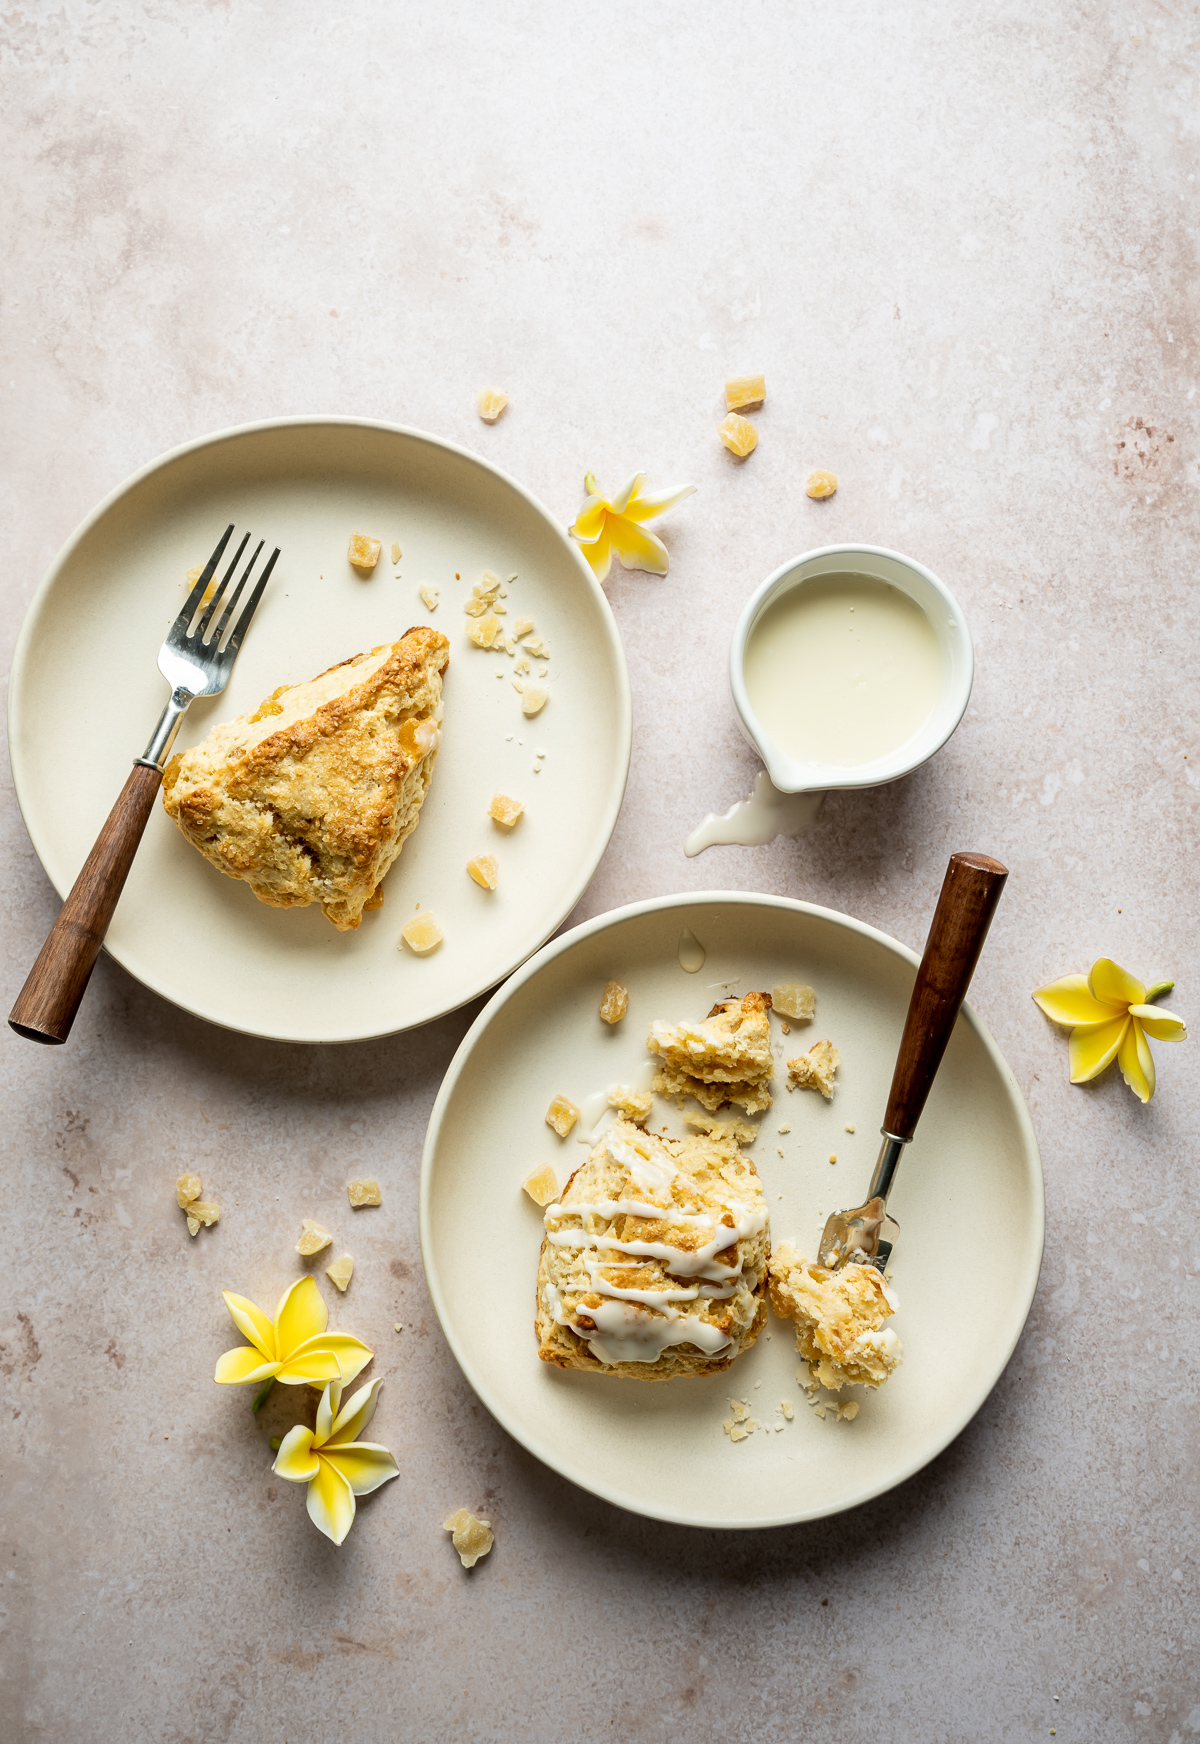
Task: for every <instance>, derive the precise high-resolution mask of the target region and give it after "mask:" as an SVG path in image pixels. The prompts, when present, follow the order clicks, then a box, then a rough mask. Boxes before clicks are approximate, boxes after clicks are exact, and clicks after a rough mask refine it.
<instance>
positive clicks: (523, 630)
mask: <svg viewBox="0 0 1200 1744" xmlns="http://www.w3.org/2000/svg"><path fill="white" fill-rule="evenodd" d="M533 630H534V623H533V619H532V618H517V619H516V620H515V622H514V623H513V635H514V636H515V637H516V638H517V640H518V641H520V639H521V637H522V636H531V635H532V634H533Z"/></svg>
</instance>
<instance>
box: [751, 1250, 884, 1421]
mask: <svg viewBox="0 0 1200 1744" xmlns="http://www.w3.org/2000/svg"><path fill="white" fill-rule="evenodd" d="M770 1272H771V1306H772V1308H774V1310H775V1312H776V1314H778V1315H779V1316H780V1318H781V1319H783V1320H794V1321H795V1322H796V1349H797V1350H798V1351H799V1352H800V1355H801V1356H802V1357H804V1358H805V1360H806V1361H807V1362H808V1363H809V1364H810V1366H811V1369H812V1372H813V1374H814V1375H815V1377H816V1379H817V1380H819V1381H820V1383H821V1385H822V1386H823V1387H828V1388H830V1390H831V1391H833V1392H835V1393H836V1392H839V1391H840V1390H841V1388H842V1387H845V1386H848V1385H849V1386H853V1385H858V1386H863V1387H881V1386H882V1385H883V1383H884V1382H885V1381H886V1380H887V1378H888V1376H889V1375H890V1374H892V1373H893V1372H894V1371H895V1370H896V1369H898V1368H899V1366H900V1362H901V1359H902V1357H903V1355H904V1352H903V1350H902V1349H901V1347H900V1340H899V1339H898V1338H897V1337H896V1334H895V1332H894V1331H893V1329H892V1328H891V1327H890V1326H886V1325H885V1324H884V1322H885V1321H887V1320H890V1319H891V1317H892V1315H893V1314H894V1313H895V1311H896V1307H897V1302H896V1298H895V1296H894V1295H893V1293H892V1292H891V1290H889V1289H888V1287H887V1285H886V1284H885V1283H884V1281H883V1278H882V1277H881V1276H880V1274H879V1272H878V1270H877V1269H876V1267H874V1266H861V1265H849V1266H842V1267H841V1268H840V1270H838V1271H836V1272H830V1271H827V1270H826V1269H825V1267H824V1266H814V1265H809V1263H808V1262H807V1261H806V1260H804V1259H803V1258H802V1257H801V1256H800V1254H798V1253H797V1251H796V1249H795V1248H794V1247H793V1246H792V1244H791V1242H790V1241H781V1242H780V1244H779V1246H778V1248H777V1249H776V1250H775V1253H774V1254H773V1255H772V1256H771V1264H770Z"/></svg>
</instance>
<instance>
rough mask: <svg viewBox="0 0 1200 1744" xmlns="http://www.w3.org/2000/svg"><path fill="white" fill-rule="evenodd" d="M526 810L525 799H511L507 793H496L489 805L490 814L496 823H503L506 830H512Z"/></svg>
mask: <svg viewBox="0 0 1200 1744" xmlns="http://www.w3.org/2000/svg"><path fill="white" fill-rule="evenodd" d="M524 810H525V801H524V800H523V799H510V798H509V797H508V795H507V794H506V793H494V794H493V795H492V803H491V805H489V806H488V816H489V817H490V818H492V819H494V820H495V822H496V823H498V824H503V826H504V828H505V829H506V830H511V829H512V827H513V825H514V824H515V823H516V821H517V819H518V818H519V817H520V816H521V814H522V812H523V811H524Z"/></svg>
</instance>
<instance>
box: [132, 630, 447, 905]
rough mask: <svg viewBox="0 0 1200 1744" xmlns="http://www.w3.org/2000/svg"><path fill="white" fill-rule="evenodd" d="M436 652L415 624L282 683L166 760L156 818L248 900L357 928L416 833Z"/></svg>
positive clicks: (431, 746) (433, 639)
mask: <svg viewBox="0 0 1200 1744" xmlns="http://www.w3.org/2000/svg"><path fill="white" fill-rule="evenodd" d="M449 647H450V644H449V642H448V640H447V638H446V637H445V636H443V635H441V634H440V633H439V632H438V631H437V630H431V629H428V628H427V627H425V626H417V627H416V628H414V629H411V630H408V631H407V632H406V633H405V634H404V635H403V636H402V637H401V638H400V640H399V641H398V642H390V643H383V644H382V645H381V646H380V647H378V648H372V649H371V650H370V652H369V653H366V654H358V655H355V656H354V658H353V659H350V660H343V661H342V662H341V663H340V664H339V665H337V666H331V667H330V668H329V669H328V671H326V672H322V673H321V674H320V675H319V676H318V677H316V678H313V679H309V680H308V681H307V682H306V683H304V684H294V685H283V686H281V687H280V689H278V690H277V691H275V692H274V694H273V695H272V696H270V697H268V698H267V700H266V701H265V702H264V703H262V704H261V705H260V707H259V708H258V709H256V710H255V712H254V713H253V714H252V715H242V716H240V717H239V718H238V719H237V720H235V721H228V722H225V723H223V724H222V725H220V726H217V727H214V728H213V730H212V732H211V733H209V735H208V737H207V738H206V739H205V740H203V742H202V743H201V744H199V745H196V746H193V748H192V749H191V750H190V751H184V752H182V753H180V754H178V755H176V756H175V757H172V759H171V761H170V762H169V763H168V764H167V767H166V770H165V772H164V775H163V805H164V807H165V808H166V810H167V812H168V814H169V816H170V817H172V818H173V819H174V821H175V822H176V823H177V824H178V826H179V828H180V829H181V830H182V831H183V833H184V835H185V836H186V837H187V838H188V840H189V841H190V842H191V843H192V845H193V846H194V847H195V848H197V849H198V850H199V852H200V853H201V854H203V855H204V857H205V859H206V860H209V861H210V862H211V863H212V864H213V865H214V866H216V867H217V868H218V870H220V871H222V872H224V873H226V874H227V875H228V876H229V877H230V878H238V879H241V880H243V881H244V882H245V883H247V884H248V885H249V886H250V888H251V890H252V891H253V892H254V894H255V896H256V897H257V898H258V899H259V901H260V902H265V903H268V904H269V905H270V906H271V907H273V908H300V907H304V906H306V905H307V904H309V903H313V902H317V903H320V905H321V909H322V911H323V913H324V914H325V916H326V918H327V919H328V920H330V921H332V923H333V925H334V926H335V927H337V928H338V930H339V931H342V932H346V931H350V930H352V929H353V928H355V927H357V926H358V924H359V922H360V920H361V918H362V912H363V909H364V908H367V907H372V906H378V902H379V901H381V900H382V892H381V891H380V890H379V885H380V883H381V881H382V879H383V877H384V875H385V874H386V872H387V871H388V869H389V867H391V866H392V864H393V863H394V861H395V860H396V858H397V856H398V854H399V853H400V850H401V848H402V847H403V846H404V843H405V841H406V840H407V838H408V837H409V836H410V835H411V834H412V832H413V830H414V829H415V828H416V827H417V820H418V817H419V814H420V810H421V804H422V801H423V800H424V798H425V795H426V793H427V792H428V790H429V783H430V778H431V776H432V774H433V765H434V761H435V759H436V756H437V747H438V739H439V736H440V731H441V720H442V702H441V692H442V674H443V673H444V672H445V670H446V665H447V662H448V658H449Z"/></svg>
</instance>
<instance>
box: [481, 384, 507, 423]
mask: <svg viewBox="0 0 1200 1744" xmlns="http://www.w3.org/2000/svg"><path fill="white" fill-rule="evenodd" d="M507 404H508V395H507V394H506V393H505V391H504V389H503V388H484V389H483V391H482V392H481V394H480V396H479V416H480V417H481V418H482V419H483V421H484V423H485V424H494V423H495V422H496V419H497V418H498V417H499V416H500V414H501V412H502V411H503V410H504V408H505V406H507Z"/></svg>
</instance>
